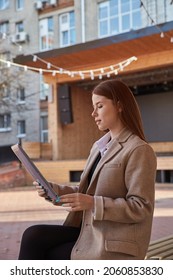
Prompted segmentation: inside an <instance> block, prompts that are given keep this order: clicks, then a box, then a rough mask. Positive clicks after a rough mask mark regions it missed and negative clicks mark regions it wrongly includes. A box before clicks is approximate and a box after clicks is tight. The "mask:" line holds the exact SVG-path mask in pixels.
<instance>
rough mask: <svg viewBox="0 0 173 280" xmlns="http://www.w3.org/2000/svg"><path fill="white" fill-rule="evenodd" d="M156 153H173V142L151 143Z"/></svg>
mask: <svg viewBox="0 0 173 280" xmlns="http://www.w3.org/2000/svg"><path fill="white" fill-rule="evenodd" d="M149 144H150V146H151V147H152V148H153V150H154V152H155V153H173V142H150V143H149Z"/></svg>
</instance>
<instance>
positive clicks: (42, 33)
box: [39, 17, 54, 51]
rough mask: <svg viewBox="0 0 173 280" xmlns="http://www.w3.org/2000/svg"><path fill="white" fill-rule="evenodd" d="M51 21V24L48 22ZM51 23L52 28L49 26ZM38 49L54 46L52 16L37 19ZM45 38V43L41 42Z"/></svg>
mask: <svg viewBox="0 0 173 280" xmlns="http://www.w3.org/2000/svg"><path fill="white" fill-rule="evenodd" d="M50 21H52V24H50ZM51 25H52V28H50V26H51ZM39 37H40V51H45V50H50V49H52V48H53V46H54V30H53V17H47V18H44V19H41V20H40V21H39ZM42 38H45V44H42Z"/></svg>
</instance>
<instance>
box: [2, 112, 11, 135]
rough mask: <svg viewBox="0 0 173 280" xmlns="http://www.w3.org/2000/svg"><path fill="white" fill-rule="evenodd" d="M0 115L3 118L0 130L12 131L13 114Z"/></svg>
mask: <svg viewBox="0 0 173 280" xmlns="http://www.w3.org/2000/svg"><path fill="white" fill-rule="evenodd" d="M0 117H2V118H3V120H2V121H3V126H2V127H0V132H7V131H11V115H10V114H2V115H0Z"/></svg>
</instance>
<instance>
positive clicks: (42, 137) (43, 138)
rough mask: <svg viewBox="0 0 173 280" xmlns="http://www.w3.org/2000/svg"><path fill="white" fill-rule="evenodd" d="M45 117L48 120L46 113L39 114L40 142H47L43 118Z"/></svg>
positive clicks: (46, 129) (46, 131) (46, 130)
mask: <svg viewBox="0 0 173 280" xmlns="http://www.w3.org/2000/svg"><path fill="white" fill-rule="evenodd" d="M45 118H47V122H48V115H47V114H44V115H41V116H40V137H41V142H42V143H45V142H48V127H47V128H44V119H45Z"/></svg>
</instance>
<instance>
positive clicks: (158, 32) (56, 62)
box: [0, 0, 173, 160]
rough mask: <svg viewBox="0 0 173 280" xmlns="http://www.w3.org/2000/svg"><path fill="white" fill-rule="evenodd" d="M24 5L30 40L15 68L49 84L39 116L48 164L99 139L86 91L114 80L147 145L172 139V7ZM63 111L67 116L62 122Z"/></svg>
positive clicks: (86, 1) (79, 0)
mask: <svg viewBox="0 0 173 280" xmlns="http://www.w3.org/2000/svg"><path fill="white" fill-rule="evenodd" d="M0 2H4V3H5V2H8V1H5V0H4V1H0ZM10 2H13V1H10ZM14 2H15V1H14ZM19 2H20V1H19ZM21 2H22V1H21ZM23 2H24V5H25V9H26V10H27V11H30V12H29V13H27V14H26V17H23V20H24V23H25V27H26V30H25V32H26V33H27V34H29V41H28V42H27V47H26V49H25V52H23V54H22V55H20V54H19V53H18V55H17V58H16V59H14V61H15V62H16V63H18V64H20V65H23V67H28V69H29V67H34V69H35V72H37V73H39V75H40V74H41V75H40V76H42V77H43V79H44V82H45V83H46V84H47V83H48V84H49V90H48V93H49V98H48V102H43V105H42V109H43V110H42V111H43V112H42V114H43V115H42V116H43V122H44V116H45V122H46V110H48V111H47V112H48V113H47V114H48V130H49V135H48V141H51V142H52V147H53V159H54V160H68V159H83V158H86V157H87V155H88V151H89V149H90V147H91V145H92V143H93V141H95V140H96V139H97V138H98V137H99V136H100V135H101V134H100V132H98V131H97V128H96V127H95V125H94V123H93V122H92V119H91V111H92V106H91V100H90V99H91V98H90V92H91V90H92V88H93V87H94V86H95V85H96V84H97V83H98V82H100V80H102V79H107V78H120V79H122V80H123V81H125V82H126V83H127V84H128V85H129V86H130V87H131V88H132V90H133V92H134V94H135V96H136V99H137V101H138V103H139V105H140V107H141V111H142V116H143V122H144V127H145V132H146V135H147V138H148V140H149V141H171V140H172V139H173V130H172V128H171V127H170V123H171V120H172V119H173V115H172V110H171V108H170V106H171V105H170V104H172V101H173V100H172V96H173V94H172V93H173V85H172V83H173V79H172V73H173V59H172V57H173V56H172V41H173V4H172V1H167V0H164V1H163V0H157V1H156V0H151V1H148V0H143V1H140V0H133V1H132V0H126V1H122V0H121V1H120V0H107V1H103V0H94V1H92V0H74V1H72V0H66V1H65V0H58V1H53V0H52V1H51V0H48V1H23ZM134 56H135V57H137V61H136V62H133V63H131V64H130V65H128V66H127V67H122V63H121V62H122V61H124V60H127V61H128V58H130V57H134ZM128 62H129V61H128ZM113 65H116V67H119V68H120V69H119V68H118V70H117V69H115V68H116V67H113ZM107 67H109V68H110V69H113V70H111V71H108V70H107V69H108V68H107ZM111 67H112V68H111ZM121 68H123V69H121ZM95 69H98V71H97V73H96V71H95ZM105 69H106V72H105ZM121 70H123V71H121ZM46 71H47V72H46ZM76 73H77V74H76ZM40 79H41V77H40ZM43 88H45V85H44V84H43ZM50 89H51V90H50ZM43 93H44V91H43ZM64 96H65V100H66V102H65V104H64V103H63V101H64V100H62V99H63V98H64ZM43 98H44V97H43ZM163 100H164V107H163V106H162V105H163ZM64 106H67V108H65V109H64ZM64 111H66V112H69V115H68V117H67V119H64ZM160 112H162V114H160ZM65 118H66V117H65ZM160 124H161V125H160ZM153 127H154V128H155V129H153Z"/></svg>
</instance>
